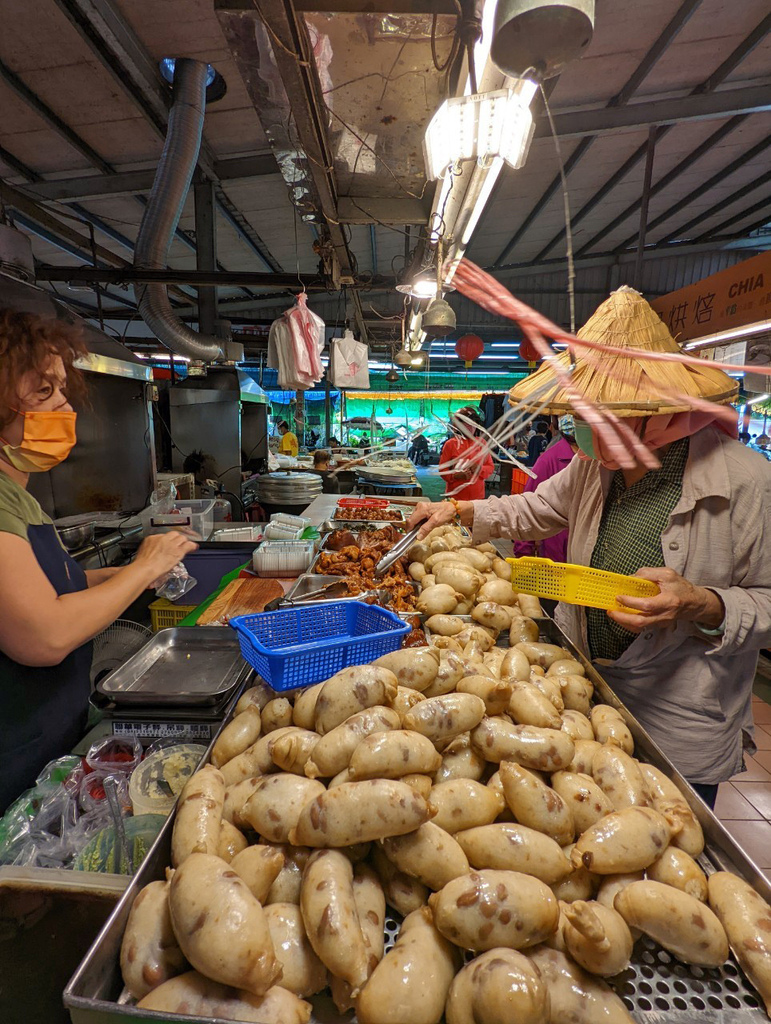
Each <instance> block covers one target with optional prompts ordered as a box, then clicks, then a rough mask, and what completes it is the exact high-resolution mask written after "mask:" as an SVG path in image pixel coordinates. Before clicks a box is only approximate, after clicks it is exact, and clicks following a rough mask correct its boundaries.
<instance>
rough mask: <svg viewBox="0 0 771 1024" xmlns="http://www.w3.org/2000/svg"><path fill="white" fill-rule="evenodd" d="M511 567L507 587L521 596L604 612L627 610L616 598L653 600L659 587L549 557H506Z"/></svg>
mask: <svg viewBox="0 0 771 1024" xmlns="http://www.w3.org/2000/svg"><path fill="white" fill-rule="evenodd" d="M506 561H507V562H508V563H509V565H510V566H511V585H512V587H513V588H514V590H516V591H518V592H519V593H522V594H535V596H536V597H546V598H549V599H550V600H552V601H564V602H565V603H566V604H581V605H584V606H585V607H587V608H604V609H605V610H606V611H610V610H613V611H620V610H624V611H628V612H632V614H634V615H637V614H639V613H638V612H637V611H636V610H635V609H634V608H625V607H624V606H623V605H621V604H620V603H619V601H618V600H617V599H618V598H620V597H624V596H627V597H653V596H654V594H658V592H659V588H658V587H657V586H656V584H655V583H652V582H651V580H644V579H641V577H639V576H624V575H623V574H622V573H618V572H606V571H605V570H604V569H592V568H591V567H590V566H588V565H571V564H568V563H561V562H553V561H552V560H551V559H550V558H532V557H530V556H526V557H524V558H507V559H506Z"/></svg>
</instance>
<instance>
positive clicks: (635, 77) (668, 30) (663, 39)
mask: <svg viewBox="0 0 771 1024" xmlns="http://www.w3.org/2000/svg"><path fill="white" fill-rule="evenodd" d="M701 2H702V0H683V3H681V4H680V7H679V8H678V9H677V11H676V12H675V14H674V15H673V17H672V18H671V19H670V20H669V22H668V23H667V25H666V26H665V28H664V29H663V30H662V32H661V34H660V35H659V36H658V38H657V39H656V40H655V42H654V43H653V45H652V46H651V48H650V49H649V50H648V52H647V53H646V54H645V56H644V57H643V59H642V60H641V61H640V63H639V64H638V65H637V68H636V69H635V71H634V72H633V74H632V75H631V77H630V78H629V79H628V80H627V82H626V83H625V84H624V86H623V88H622V89H621V90H620V92H618V93H616V95H615V96H613V97H612V99H611V100H610V101H609V102H608V108H609V109H610V108H613V107H623V106H624V105H625V104H626V103H627V102H628V101H629V99H630V98H631V97H632V95H633V94H634V93H635V92H636V90H637V89H638V88H639V86H640V85H641V84H642V83H643V82H644V81H645V79H646V78H647V77H648V75H649V74H650V72H651V71H652V69H653V67H654V66H655V64H656V63H657V61H658V60H659V59H660V58H661V57H662V55H663V54H664V53H666V51H667V49H668V48H669V46H670V45H671V43H672V41H673V40H674V38H675V37H676V36H677V34H678V32H679V31H680V30H681V29H682V28H683V26H684V25H685V24H686V22H687V21H688V20H689V19H690V17H691V15H692V14H693V13H694V11H695V10H696V8H697V7H698V6H699V4H700V3H701ZM547 123H548V119H547ZM592 142H593V139H592V138H591V137H585V138H583V139H582V140H581V142H579V144H578V145H577V146H576V148H575V149H574V150H573V152H572V153H571V154H570V156H569V157H568V159H567V161H566V162H565V166H564V173H565V175H566V176H567V175H569V174H570V172H571V171H572V170H573V168H574V167H575V166H576V165H577V164H578V162H579V161H580V160H581V159H582V157H583V156H584V154H585V153H586V152H587V150H588V149H589V148H590V147H591V145H592ZM561 184H562V177H561V175H559V174H557V175H556V176H555V177H554V178H553V179H552V181H551V183H550V185H549V187H548V188H547V189H546V191H545V192H544V193H543V194H542V196H541V198H540V199H539V200H538V202H537V203H536V204H535V206H534V207H533V209H532V210H531V211H530V213H529V214H528V215H527V217H526V218H525V220H524V221H523V222H522V224H521V225H520V226H519V228H518V229H517V231H516V232H515V234H514V235H513V237H512V238H511V239H510V241H509V242H508V243H507V244H506V247H505V248H504V249H503V251H502V252H501V254H500V255H499V256H498V258H497V260H496V261H495V266H499V265H500V264H501V263H503V261H504V260H505V259H506V257H507V256H508V255H509V253H510V252H511V251H512V249H514V247H515V246H516V245H517V244H518V242H519V241H520V239H521V238H522V237H523V236H524V235H525V233H526V232H527V231H528V229H529V228H530V225H531V224H532V223H533V222H534V221H535V220H536V219H537V218H538V217H539V215H540V213H541V211H542V210H543V209H544V207H545V206H546V205H547V204H548V203H549V202H550V201H551V199H552V197H553V196H554V195H556V193H557V191H558V189H559V188H560V186H561Z"/></svg>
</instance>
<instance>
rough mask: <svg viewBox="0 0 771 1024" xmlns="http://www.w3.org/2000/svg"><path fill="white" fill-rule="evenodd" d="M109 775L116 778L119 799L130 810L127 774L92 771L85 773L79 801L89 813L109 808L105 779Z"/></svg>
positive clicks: (122, 805) (82, 807) (123, 806)
mask: <svg viewBox="0 0 771 1024" xmlns="http://www.w3.org/2000/svg"><path fill="white" fill-rule="evenodd" d="M108 775H111V776H112V778H114V779H115V782H116V783H117V787H118V801H119V802H120V805H121V807H122V808H124V809H126V810H128V808H129V807H130V806H131V801H130V799H129V787H128V780H127V778H126V776H125V775H123V774H121V773H119V772H102V771H97V772H91V773H90V775H85V776H84V777H83V780H82V782H81V783H80V792H79V793H78V803H79V804H80V806H81V809H82V810H83V811H84V812H85V813H86V814H88V812H89V811H95V810H99V809H102V808H104V809H106V808H107V796H106V795H105V791H104V780H105V779H106V778H107V776H108Z"/></svg>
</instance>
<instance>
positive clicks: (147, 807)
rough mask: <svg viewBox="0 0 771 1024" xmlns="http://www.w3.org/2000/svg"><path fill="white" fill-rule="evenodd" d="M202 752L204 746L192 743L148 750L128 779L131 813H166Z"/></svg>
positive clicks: (174, 801)
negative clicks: (132, 810) (132, 811)
mask: <svg viewBox="0 0 771 1024" xmlns="http://www.w3.org/2000/svg"><path fill="white" fill-rule="evenodd" d="M205 753H206V747H203V746H200V745H199V744H196V743H177V744H174V745H172V746H166V747H161V748H160V749H156V750H155V751H153V752H152V753H149V754H148V756H147V757H146V758H145V759H144V761H143V762H142V763H141V765H140V766H139V767H138V768H137V769H136V770H135V772H134V774H133V775H132V776H131V780H130V782H129V797H130V798H131V805H132V807H133V808H134V814H135V815H139V814H166V815H168V814H170V813H171V810H172V808H173V807H174V804H175V803H176V800H177V797H178V796H179V794H180V792H181V790H182V788H183V786H184V785H185V783H186V782H187V780H188V779H189V778H190V776H191V775H192V774H193V772H194V771H195V770H196V768H197V767H198V763H199V761H200V760H201V758H202V757H203V755H204V754H205Z"/></svg>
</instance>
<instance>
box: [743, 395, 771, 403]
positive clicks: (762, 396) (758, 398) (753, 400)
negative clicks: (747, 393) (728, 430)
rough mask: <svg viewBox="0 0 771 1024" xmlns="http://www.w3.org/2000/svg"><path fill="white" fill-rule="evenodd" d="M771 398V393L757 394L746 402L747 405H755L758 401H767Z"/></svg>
mask: <svg viewBox="0 0 771 1024" xmlns="http://www.w3.org/2000/svg"><path fill="white" fill-rule="evenodd" d="M768 398H771V395H769V394H765V395H755V397H754V398H750V399H749V401H747V402H745V403H744V404H745V405H754V404H755V403H756V402H765V401H766V399H768Z"/></svg>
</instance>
